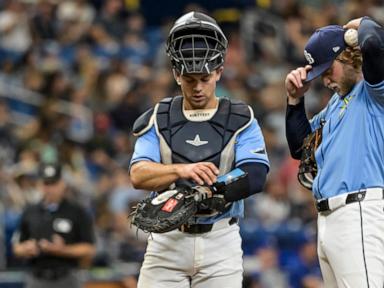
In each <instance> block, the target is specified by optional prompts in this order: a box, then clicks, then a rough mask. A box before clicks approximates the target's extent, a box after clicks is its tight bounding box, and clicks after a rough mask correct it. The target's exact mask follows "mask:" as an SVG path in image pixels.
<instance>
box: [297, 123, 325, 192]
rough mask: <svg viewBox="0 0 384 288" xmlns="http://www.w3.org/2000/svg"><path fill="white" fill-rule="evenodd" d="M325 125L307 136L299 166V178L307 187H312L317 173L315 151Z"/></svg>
mask: <svg viewBox="0 0 384 288" xmlns="http://www.w3.org/2000/svg"><path fill="white" fill-rule="evenodd" d="M322 131H323V125H321V126H320V128H319V129H316V130H315V131H313V132H312V133H310V134H309V135H308V136H307V137H305V139H304V141H303V146H302V150H303V151H302V154H301V160H300V166H299V173H298V175H297V176H298V180H299V182H300V184H301V185H303V186H304V187H305V188H307V189H310V190H311V189H312V184H313V180H314V179H315V177H316V175H317V164H316V159H315V152H316V150H317V147H319V145H320V143H321V140H322Z"/></svg>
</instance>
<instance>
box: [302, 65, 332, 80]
mask: <svg viewBox="0 0 384 288" xmlns="http://www.w3.org/2000/svg"><path fill="white" fill-rule="evenodd" d="M333 61H334V60H331V61H328V62H326V63H323V64H321V65H318V66H315V67H312V69H311V70H309V71H308V73H307V78H306V79H305V81H304V82H309V81H312V80H313V79H315V78H317V77H319V76H320V75H321V74H323V73H324V72H325V71H327V70H328V69H329V68H330V67H331V66H332V63H333Z"/></svg>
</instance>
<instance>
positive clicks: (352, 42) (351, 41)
mask: <svg viewBox="0 0 384 288" xmlns="http://www.w3.org/2000/svg"><path fill="white" fill-rule="evenodd" d="M344 41H345V43H347V45H348V46H351V47H355V46H357V44H358V38H357V30H356V29H348V30H347V31H345V33H344Z"/></svg>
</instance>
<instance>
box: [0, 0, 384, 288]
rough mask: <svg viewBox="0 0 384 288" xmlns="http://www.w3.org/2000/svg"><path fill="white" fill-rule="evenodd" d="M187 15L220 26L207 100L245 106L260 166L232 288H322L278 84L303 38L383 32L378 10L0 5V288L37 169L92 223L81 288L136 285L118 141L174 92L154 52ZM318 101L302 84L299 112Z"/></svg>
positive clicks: (373, 5) (313, 4)
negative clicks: (59, 169) (62, 187)
mask: <svg viewBox="0 0 384 288" xmlns="http://www.w3.org/2000/svg"><path fill="white" fill-rule="evenodd" d="M191 10H196V11H202V12H205V13H208V14H210V15H211V16H213V17H215V18H216V19H217V21H218V22H219V24H220V26H221V27H222V28H223V30H224V32H225V34H226V36H227V38H228V40H229V49H228V53H227V57H226V64H225V70H224V75H223V77H222V80H221V81H220V82H219V85H218V91H217V94H218V96H220V97H224V96H225V97H229V98H233V99H241V100H243V101H245V102H246V103H248V104H249V105H250V106H251V107H252V108H253V110H254V112H255V117H256V118H257V119H258V121H259V123H260V125H261V127H262V130H263V134H264V137H265V141H266V145H267V151H268V155H269V158H270V161H271V171H270V173H269V176H268V180H267V184H266V187H265V191H264V193H261V194H259V195H256V196H255V197H251V198H250V199H247V200H246V215H245V217H246V218H245V219H244V220H242V221H241V223H240V225H241V233H242V237H243V249H244V268H245V280H244V287H247V288H272V287H273V288H280V287H281V288H291V287H292V288H300V287H303V288H317V287H322V281H321V274H320V269H319V266H318V261H317V255H316V224H315V221H316V210H315V208H314V205H313V201H312V196H311V193H310V191H307V190H305V189H304V188H302V187H301V186H300V185H299V184H298V182H297V180H296V179H297V176H296V175H297V169H298V162H297V161H296V160H293V159H292V158H291V157H290V155H289V152H288V147H287V143H286V140H285V135H284V131H285V125H284V117H285V105H286V97H285V93H284V79H285V76H286V74H287V73H288V72H289V71H290V70H292V69H294V68H295V67H297V66H299V65H303V64H305V62H304V57H303V47H304V45H305V43H306V40H307V39H308V37H309V36H310V34H311V33H312V32H313V31H314V30H315V29H316V28H318V27H321V26H325V25H329V24H344V23H346V22H348V21H349V20H350V19H352V18H356V17H360V16H363V15H369V16H372V17H373V18H374V19H376V20H377V21H378V22H381V23H384V1H383V0H369V1H357V0H355V1H352V0H349V1H348V0H335V1H326V0H308V1H304V0H301V1H300V0H286V1H279V0H254V1H251V0H210V1H203V0H201V1H199V0H196V1H184V0H178V1H174V0H162V1H154V0H94V1H86V0H68V1H67V0H0V183H1V185H0V287H2V288H5V287H23V284H22V282H23V281H22V279H23V277H24V272H23V270H24V268H25V265H24V263H23V261H21V260H20V259H16V258H15V257H14V256H13V255H12V251H11V249H10V245H11V239H12V236H13V234H14V232H15V229H16V228H17V225H18V222H19V219H20V215H21V212H22V209H23V208H24V207H25V205H27V204H29V203H35V202H36V201H39V199H40V189H39V186H38V185H37V167H38V163H39V162H40V161H61V162H62V163H63V164H64V178H65V179H66V181H67V183H68V184H69V186H70V189H69V191H68V194H69V195H68V196H69V197H71V198H72V199H74V200H75V201H79V202H80V203H81V204H82V205H84V206H85V207H86V208H87V209H88V210H89V211H90V213H91V214H92V215H93V219H94V223H95V227H96V234H97V235H96V237H97V255H96V257H95V258H94V260H93V262H92V264H91V265H90V266H89V267H88V268H87V269H86V270H85V277H86V279H87V284H86V286H87V287H125V288H135V287H136V279H137V274H138V271H139V269H140V265H141V262H142V260H143V255H144V251H145V246H146V238H147V237H148V235H146V234H144V233H141V232H138V231H136V229H134V228H132V227H130V225H129V223H128V220H127V215H128V214H129V212H130V209H131V207H132V206H133V205H134V204H135V203H136V202H137V201H138V200H140V199H142V198H143V197H145V196H146V192H144V191H137V190H135V189H133V188H132V185H131V183H130V179H129V175H128V172H127V171H128V167H129V161H130V158H131V154H132V149H133V146H134V141H135V139H134V138H133V137H132V133H131V129H132V125H133V122H134V120H135V119H136V118H137V117H138V116H139V115H140V114H141V113H142V112H144V111H146V110H147V109H148V108H150V107H151V106H153V105H154V104H155V103H157V102H158V101H159V100H161V99H162V98H164V97H169V96H173V95H177V94H179V93H180V92H179V91H178V89H179V88H178V86H177V85H176V84H175V81H174V79H173V77H172V74H171V68H170V65H169V60H168V58H167V56H166V55H165V51H164V50H165V49H164V47H165V46H164V41H165V39H166V37H167V33H168V31H169V28H170V27H171V25H172V23H173V22H174V20H175V19H177V18H178V17H179V16H181V15H182V14H183V13H185V12H188V11H191ZM329 97H330V92H329V91H327V90H326V89H324V88H322V86H321V83H320V82H315V83H313V85H312V89H311V91H310V92H309V93H307V96H306V106H307V111H308V113H309V114H310V115H312V114H314V113H316V112H318V111H319V110H320V109H321V108H322V107H323V106H324V105H325V103H326V102H327V101H328V99H329Z"/></svg>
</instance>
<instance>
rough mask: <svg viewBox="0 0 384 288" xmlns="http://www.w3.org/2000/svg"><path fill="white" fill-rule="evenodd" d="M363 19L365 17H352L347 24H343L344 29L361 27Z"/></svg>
mask: <svg viewBox="0 0 384 288" xmlns="http://www.w3.org/2000/svg"><path fill="white" fill-rule="evenodd" d="M362 19H363V17H360V18H356V19H352V20H351V21H349V22H348V23H347V24H345V25H344V26H343V28H344V29H355V30H357V29H359V26H360V23H361V20H362Z"/></svg>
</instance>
